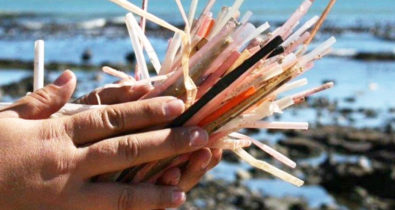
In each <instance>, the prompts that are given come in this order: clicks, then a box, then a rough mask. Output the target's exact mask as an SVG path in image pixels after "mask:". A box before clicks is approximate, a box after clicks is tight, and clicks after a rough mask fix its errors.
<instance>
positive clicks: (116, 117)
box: [101, 108, 126, 131]
mask: <svg viewBox="0 0 395 210" xmlns="http://www.w3.org/2000/svg"><path fill="white" fill-rule="evenodd" d="M101 119H102V122H103V123H104V126H105V127H106V128H108V129H110V130H114V131H121V130H124V129H125V125H126V122H125V116H124V115H123V113H122V112H121V111H120V110H118V109H115V108H108V109H106V110H105V111H103V112H101Z"/></svg>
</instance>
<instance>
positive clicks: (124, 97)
mask: <svg viewBox="0 0 395 210" xmlns="http://www.w3.org/2000/svg"><path fill="white" fill-rule="evenodd" d="M151 89H152V87H151V86H150V85H148V84H136V85H122V84H120V86H119V87H108V88H100V89H97V90H95V91H93V92H91V93H89V94H87V95H85V96H82V97H81V98H79V99H78V100H76V103H80V104H89V105H96V104H98V103H99V102H98V98H100V102H101V104H120V103H126V102H130V101H136V100H138V99H139V98H141V97H142V96H143V95H145V94H146V93H148V92H149V91H150V90H151Z"/></svg>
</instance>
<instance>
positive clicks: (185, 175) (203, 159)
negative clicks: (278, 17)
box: [178, 148, 212, 191]
mask: <svg viewBox="0 0 395 210" xmlns="http://www.w3.org/2000/svg"><path fill="white" fill-rule="evenodd" d="M211 157H212V154H211V151H210V149H208V148H203V149H200V150H198V151H196V152H194V153H193V154H192V156H191V158H190V160H189V163H188V165H187V166H186V169H185V170H184V171H183V172H182V176H181V180H180V183H179V185H178V186H179V187H180V188H181V189H183V190H185V191H189V190H190V189H191V188H192V187H193V186H195V185H196V184H197V183H198V182H199V180H200V179H201V177H202V176H203V175H204V174H205V173H206V172H207V170H208V166H209V164H210V161H211Z"/></svg>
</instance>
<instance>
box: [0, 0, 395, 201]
mask: <svg viewBox="0 0 395 210" xmlns="http://www.w3.org/2000/svg"><path fill="white" fill-rule="evenodd" d="M130 1H131V2H133V3H135V4H136V5H141V0H130ZM199 2H200V4H199V8H198V11H201V10H202V8H203V6H204V5H205V3H206V2H207V1H206V0H202V1H199ZM244 2H245V3H244V4H243V6H242V7H241V14H243V13H245V12H246V11H251V12H253V17H252V19H251V20H252V21H253V22H254V23H256V24H260V23H263V22H265V21H268V22H269V23H270V24H271V25H272V28H274V27H275V26H277V25H279V24H281V23H282V22H284V21H285V20H286V19H287V18H288V17H289V16H290V15H291V14H292V12H293V11H294V10H295V9H296V8H297V6H298V5H299V4H300V3H301V2H302V1H301V0H245V1H244ZM182 3H183V4H184V7H185V8H186V10H187V11H188V8H189V4H190V1H187V0H183V1H182ZM327 3H328V0H316V1H315V3H314V5H313V7H312V8H311V10H310V12H309V13H308V14H307V15H306V17H305V18H304V19H303V20H308V19H309V18H311V17H313V16H314V15H319V14H320V13H321V12H322V10H323V9H324V8H325V6H326V4H327ZM232 4H233V1H231V0H218V1H217V3H216V4H215V6H214V9H213V11H214V14H217V13H218V11H219V10H220V9H221V7H222V6H231V5H232ZM148 10H149V11H150V12H151V13H153V14H155V15H157V16H158V17H161V18H163V19H165V20H167V21H169V22H170V23H172V24H175V25H180V24H182V19H181V16H180V14H179V12H178V9H177V6H176V3H175V1H173V0H151V1H149V6H148ZM126 13H127V11H125V10H124V9H122V8H120V7H118V6H117V5H115V4H113V3H112V2H110V1H107V0H17V1H16V0H0V60H1V59H3V60H13V59H17V60H24V61H31V60H32V59H33V42H34V41H35V40H37V39H44V40H45V59H46V62H69V63H80V62H81V54H82V53H83V52H84V51H86V50H89V51H91V53H92V60H91V62H92V63H94V64H100V63H103V62H110V63H125V62H126V61H125V55H126V54H127V53H129V52H131V51H132V48H131V44H130V40H129V38H128V36H127V33H126V31H125V29H124V25H123V23H122V21H123V16H124V15H125V14H126ZM148 26H150V27H153V28H155V26H154V25H153V24H149V25H148ZM323 29H324V30H323V31H322V32H320V33H318V35H317V38H316V39H315V41H314V43H313V46H315V45H317V44H318V43H320V42H322V41H324V40H326V39H327V38H329V37H330V36H335V37H336V39H337V43H336V44H335V45H334V47H333V53H332V54H331V55H330V56H328V57H325V58H323V59H322V60H319V61H317V62H316V64H315V67H314V69H313V70H311V71H309V72H307V73H306V74H305V75H304V76H303V77H305V78H307V79H308V81H309V84H308V85H307V86H306V87H305V88H310V87H314V86H317V85H320V84H322V83H323V82H325V81H334V82H335V87H334V88H332V89H330V90H327V91H325V92H323V93H320V94H318V95H317V96H316V97H324V98H327V99H328V100H330V101H332V102H336V104H337V106H338V108H339V109H341V108H351V109H361V108H364V109H373V110H375V111H376V112H377V113H378V117H376V118H373V119H372V118H367V117H366V116H363V115H358V114H355V116H353V118H354V119H355V120H354V121H353V122H352V123H350V122H349V121H347V120H343V121H342V119H341V118H340V124H344V125H347V126H355V127H380V126H382V125H383V124H384V123H385V122H387V121H388V120H391V119H393V118H394V114H393V112H392V111H389V110H394V107H395V82H394V80H395V62H394V61H395V60H391V59H385V60H382V59H373V60H364V59H355V57H353V55H355V54H358V53H369V54H373V55H382V54H390V55H392V54H394V53H395V1H394V0H376V1H374V0H373V1H372V0H339V1H338V2H337V4H336V5H335V6H334V8H333V11H332V12H331V14H330V15H329V17H328V20H327V22H326V23H325V24H324V26H323ZM163 30H165V29H163ZM147 35H148V37H149V39H150V41H151V42H152V44H153V46H154V48H155V50H156V51H157V53H158V54H159V57H160V58H162V59H163V57H164V54H165V52H166V48H167V39H168V38H169V36H166V35H164V36H157V35H156V34H149V33H148V34H147ZM72 70H73V71H75V72H76V74H77V76H78V79H79V81H80V88H79V89H78V92H77V96H79V95H82V94H85V93H86V91H87V90H91V89H93V88H96V87H99V86H101V85H103V84H105V83H108V82H112V81H114V78H111V77H107V76H104V79H102V80H94V79H93V78H95V77H96V76H97V74H99V71H100V70H99V69H98V71H97V72H86V71H84V69H72ZM130 72H132V71H131V70H130ZM31 74H32V71H31V70H22V69H7V68H3V67H0V85H5V84H9V83H12V82H16V81H18V80H21V79H22V78H24V77H27V76H30V75H31ZM47 74H48V75H49V80H53V79H55V78H56V76H58V75H59V74H60V72H53V71H51V72H48V73H47ZM350 98H351V99H352V100H349V99H350ZM347 99H348V100H347ZM12 100H15V98H13V97H10V96H7V95H6V93H5V95H4V96H3V98H1V101H12ZM321 115H324V117H322V116H321ZM331 115H332V113H329V112H328V113H326V112H324V113H320V116H321V117H320V119H322V122H321V123H327V124H330V123H333V121H332V119H333V116H331ZM281 120H284V121H308V122H311V123H315V122H316V121H317V111H316V110H315V109H313V108H306V109H303V110H301V111H299V112H298V114H295V113H294V112H288V113H287V112H285V113H284V114H283V115H282V117H281ZM337 122H338V123H339V119H338V121H337ZM259 135H261V138H268V139H271V140H272V141H271V143H272V144H275V142H276V139H278V138H277V137H276V136H273V135H269V134H267V133H265V132H262V133H261V134H259ZM259 135H258V138H259ZM314 161H317V159H315V160H314ZM318 161H319V160H318ZM240 167H244V168H246V167H247V168H248V166H245V165H240V164H236V165H234V164H230V163H222V164H220V166H218V167H217V168H216V169H214V171H213V172H211V173H212V174H213V175H215V176H217V177H220V178H223V179H225V180H229V181H232V180H234V178H235V177H234V173H233V172H235V171H236V170H237V168H240ZM229 172H232V173H229ZM246 185H248V186H251V188H252V189H254V190H259V191H261V192H263V193H264V194H266V195H269V196H277V197H283V196H296V197H303V198H305V199H306V200H307V201H308V202H309V204H310V205H311V206H313V207H318V206H320V205H322V204H332V203H335V202H336V201H335V199H334V198H333V196H332V195H330V194H329V193H328V192H326V190H325V189H323V188H322V187H320V186H306V187H302V188H296V187H292V186H289V185H287V184H286V183H284V182H281V181H278V180H271V179H269V180H267V179H263V180H251V181H248V182H246ZM269 189H270V190H269Z"/></svg>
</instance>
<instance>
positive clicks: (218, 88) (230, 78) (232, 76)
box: [169, 37, 283, 127]
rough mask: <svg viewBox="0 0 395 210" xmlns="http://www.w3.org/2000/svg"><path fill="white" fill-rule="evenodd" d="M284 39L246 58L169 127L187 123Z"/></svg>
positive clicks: (276, 40) (279, 38) (271, 43)
mask: <svg viewBox="0 0 395 210" xmlns="http://www.w3.org/2000/svg"><path fill="white" fill-rule="evenodd" d="M282 42H283V40H282V39H281V37H276V38H274V39H273V40H272V41H271V42H270V43H268V44H267V45H266V46H265V47H263V48H262V49H261V50H260V51H259V52H257V53H256V54H255V55H253V56H252V57H251V58H249V59H248V60H246V61H245V62H244V63H243V64H241V65H240V66H239V67H237V68H236V69H235V70H234V71H232V72H230V73H229V74H227V75H226V76H225V77H224V78H222V79H221V80H220V81H218V82H217V83H216V84H215V85H214V86H213V87H212V88H211V89H210V90H209V91H208V92H207V93H206V94H205V95H203V96H202V98H201V99H200V100H198V101H197V102H196V103H195V104H193V105H192V106H191V107H190V108H189V109H188V110H187V111H185V112H184V113H183V114H182V115H181V116H179V117H177V118H176V119H175V120H174V121H173V122H172V123H170V125H169V127H179V126H182V125H183V124H184V123H186V122H187V121H188V120H189V119H190V118H191V117H192V116H193V115H194V114H196V113H197V112H198V111H199V110H200V109H201V108H202V107H203V106H204V105H206V104H207V103H208V102H209V101H211V100H212V99H213V98H215V97H216V96H217V95H218V94H219V93H221V92H222V91H224V90H225V89H226V88H227V87H228V86H229V85H230V84H231V83H233V82H234V81H235V80H236V79H237V78H238V77H240V76H241V75H242V74H244V73H245V72H246V71H247V70H248V69H250V68H251V67H252V66H253V65H255V63H257V62H258V61H259V60H261V59H262V58H264V57H266V56H267V55H268V54H269V53H271V52H272V51H273V50H274V49H275V48H276V47H278V46H279V45H280V44H281V43H282Z"/></svg>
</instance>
